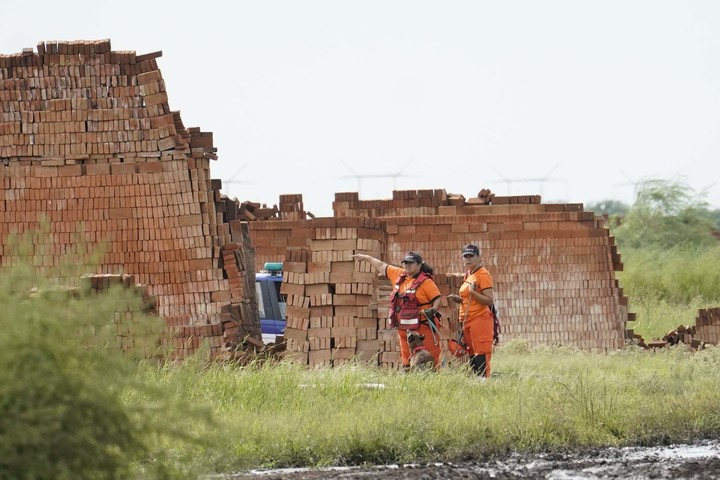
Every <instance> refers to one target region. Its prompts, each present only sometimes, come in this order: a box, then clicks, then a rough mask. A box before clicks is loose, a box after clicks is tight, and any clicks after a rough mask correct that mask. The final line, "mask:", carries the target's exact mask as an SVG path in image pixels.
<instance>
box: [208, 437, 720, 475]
mask: <svg viewBox="0 0 720 480" xmlns="http://www.w3.org/2000/svg"><path fill="white" fill-rule="evenodd" d="M450 478H452V479H467V480H470V479H490V478H492V479H499V480H505V479H518V478H547V479H558V480H560V479H563V480H564V479H688V480H689V479H693V480H700V479H716V478H720V441H712V442H701V443H697V444H694V445H674V446H669V447H656V448H622V449H615V448H610V449H603V450H598V451H592V452H584V453H572V454H560V453H555V454H543V455H510V456H508V457H504V458H502V459H495V460H492V461H485V462H483V461H478V462H468V463H463V464H428V465H404V466H382V467H371V468H355V467H348V468H344V467H343V468H340V467H338V468H329V469H323V470H306V469H283V470H268V471H253V472H246V473H241V474H229V475H208V476H204V477H202V480H211V479H217V480H221V479H222V480H251V479H252V480H290V479H292V480H319V479H342V480H368V479H384V480H386V479H387V480H401V479H403V480H404V479H408V480H409V479H413V480H414V479H419V480H435V479H450Z"/></svg>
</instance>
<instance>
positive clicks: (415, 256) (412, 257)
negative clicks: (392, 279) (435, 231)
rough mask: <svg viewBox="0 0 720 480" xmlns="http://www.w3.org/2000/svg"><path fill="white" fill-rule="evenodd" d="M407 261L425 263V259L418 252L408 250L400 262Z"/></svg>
mask: <svg viewBox="0 0 720 480" xmlns="http://www.w3.org/2000/svg"><path fill="white" fill-rule="evenodd" d="M405 262H415V263H423V259H422V257H421V256H420V254H419V253H417V252H408V253H406V254H405V256H404V257H403V259H402V261H401V262H400V263H405Z"/></svg>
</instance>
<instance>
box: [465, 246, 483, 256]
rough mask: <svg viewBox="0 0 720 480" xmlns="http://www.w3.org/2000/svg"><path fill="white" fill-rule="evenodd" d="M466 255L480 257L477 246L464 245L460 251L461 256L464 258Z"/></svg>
mask: <svg viewBox="0 0 720 480" xmlns="http://www.w3.org/2000/svg"><path fill="white" fill-rule="evenodd" d="M468 254H469V255H474V256H478V255H480V249H479V248H478V247H477V245H472V244H470V245H465V246H464V247H463V249H462V256H463V257H464V256H465V255H468Z"/></svg>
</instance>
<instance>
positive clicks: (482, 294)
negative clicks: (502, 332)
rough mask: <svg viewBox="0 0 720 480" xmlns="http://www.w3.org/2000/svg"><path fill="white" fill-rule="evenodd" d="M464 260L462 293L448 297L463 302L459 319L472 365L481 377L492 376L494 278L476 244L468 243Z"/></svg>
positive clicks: (463, 253) (463, 251)
mask: <svg viewBox="0 0 720 480" xmlns="http://www.w3.org/2000/svg"><path fill="white" fill-rule="evenodd" d="M462 258H463V261H464V262H465V268H466V273H465V281H464V282H463V284H462V285H461V286H460V295H455V294H451V295H448V298H450V299H451V300H454V301H455V302H458V303H462V304H461V305H460V321H461V322H462V323H463V340H464V341H465V343H466V344H467V352H468V355H470V367H471V368H472V370H473V372H474V373H475V374H477V375H478V376H480V377H485V378H489V377H490V357H492V349H493V336H494V322H493V314H492V312H491V311H490V305H492V304H493V301H494V300H493V280H492V276H490V272H488V271H487V270H486V269H485V267H483V262H482V258H480V249H479V248H478V247H477V246H476V245H465V246H464V247H463V249H462Z"/></svg>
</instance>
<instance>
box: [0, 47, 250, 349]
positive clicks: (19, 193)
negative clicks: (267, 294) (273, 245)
mask: <svg viewBox="0 0 720 480" xmlns="http://www.w3.org/2000/svg"><path fill="white" fill-rule="evenodd" d="M160 55H161V53H160V52H156V53H150V54H146V55H136V53H135V52H125V51H123V52H118V51H112V50H111V47H110V41H109V40H101V41H92V42H84V41H79V42H44V43H40V44H38V45H37V51H36V52H35V51H33V49H25V50H23V52H22V53H20V54H14V55H2V56H0V160H1V161H2V163H0V182H2V188H3V192H2V193H3V196H2V198H1V199H0V236H1V237H2V239H3V242H2V243H3V245H2V250H0V254H1V255H2V265H4V266H7V265H11V264H13V263H15V262H17V259H18V256H17V255H18V252H16V251H15V250H13V248H12V247H11V246H10V244H8V242H7V237H8V235H9V234H10V233H24V232H27V231H29V230H32V229H36V228H37V227H38V225H39V224H40V223H41V220H42V219H43V218H45V219H47V220H48V221H49V230H50V232H49V235H47V236H46V237H44V238H42V239H40V240H39V241H38V243H37V244H35V245H34V246H33V247H34V249H35V250H34V254H35V259H34V262H35V265H38V266H40V268H47V269H49V268H52V267H55V266H57V265H58V263H59V262H60V261H61V260H62V259H63V257H64V256H65V255H67V254H68V253H69V252H70V251H71V246H72V245H73V244H74V243H75V242H76V241H77V240H78V239H80V240H83V241H85V242H87V245H88V247H89V249H91V250H94V249H96V248H97V247H99V246H101V245H104V246H105V249H106V252H107V253H106V254H105V256H104V257H103V258H102V260H101V263H100V265H98V267H97V272H92V273H97V274H115V275H119V274H131V275H133V276H134V279H135V280H136V281H137V282H139V283H141V284H146V285H147V288H148V291H149V294H150V295H152V296H154V297H155V298H156V302H157V313H158V314H159V315H160V316H162V317H163V318H164V319H165V321H166V323H167V326H168V328H169V331H168V333H169V335H166V336H165V340H164V341H165V342H166V343H167V344H168V346H170V347H173V350H174V354H175V355H177V356H184V355H185V354H186V353H189V352H192V351H194V350H195V349H196V348H197V347H198V346H199V345H200V339H207V340H208V341H209V344H210V348H211V351H212V352H213V353H216V352H218V351H220V350H221V349H222V347H223V345H224V343H225V342H228V341H229V342H236V341H237V340H238V339H240V338H243V337H245V336H247V335H251V336H254V337H256V338H260V331H259V322H258V319H257V313H256V312H257V306H256V304H255V297H254V279H255V276H254V266H255V260H254V257H253V255H254V253H253V249H252V245H251V244H250V243H249V238H248V237H247V235H246V226H245V225H244V224H241V223H240V222H239V221H238V220H233V219H232V218H227V216H226V215H224V213H225V212H226V205H227V202H228V201H227V199H226V198H224V197H223V196H221V195H220V193H219V189H220V182H219V181H212V180H211V179H210V162H211V161H212V160H213V159H216V155H215V148H214V146H213V139H212V134H210V133H205V132H201V131H200V130H199V129H198V128H185V126H184V125H183V123H182V120H181V118H180V114H179V113H178V112H173V111H171V110H170V107H169V103H168V96H167V93H166V91H165V84H164V82H163V78H162V75H161V73H160V70H159V68H158V66H157V63H156V59H157V58H158V57H159V56H160ZM244 230H245V231H244ZM38 238H40V237H38Z"/></svg>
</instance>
